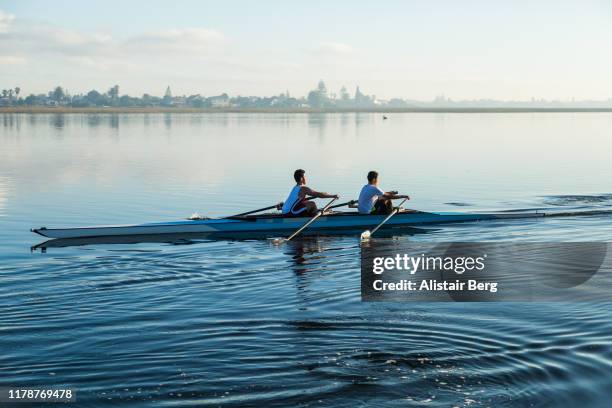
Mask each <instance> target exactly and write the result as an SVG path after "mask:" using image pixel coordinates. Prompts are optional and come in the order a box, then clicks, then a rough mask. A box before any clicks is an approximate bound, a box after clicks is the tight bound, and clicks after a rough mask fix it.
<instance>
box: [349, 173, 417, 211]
mask: <svg viewBox="0 0 612 408" xmlns="http://www.w3.org/2000/svg"><path fill="white" fill-rule="evenodd" d="M398 198H407V199H410V197H409V196H407V195H398V194H397V191H387V192H384V191H382V190H381V189H380V188H379V187H378V172H376V171H373V170H372V171H370V172H369V173H368V184H366V185H365V186H363V188H362V189H361V192H360V193H359V204H358V206H357V208H358V209H359V214H390V213H391V211H393V203H392V200H397V199H398Z"/></svg>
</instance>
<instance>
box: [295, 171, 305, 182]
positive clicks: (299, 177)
mask: <svg viewBox="0 0 612 408" xmlns="http://www.w3.org/2000/svg"><path fill="white" fill-rule="evenodd" d="M293 178H294V179H295V182H296V183H298V184H306V172H305V171H304V170H302V169H297V170H296V171H294V172H293Z"/></svg>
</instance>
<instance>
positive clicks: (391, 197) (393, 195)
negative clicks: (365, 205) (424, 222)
mask: <svg viewBox="0 0 612 408" xmlns="http://www.w3.org/2000/svg"><path fill="white" fill-rule="evenodd" d="M383 198H386V199H388V200H398V199H400V198H407V199H408V200H410V196H409V195H403V194H397V191H387V192H386V193H385V194H383Z"/></svg>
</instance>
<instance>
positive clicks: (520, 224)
mask: <svg viewBox="0 0 612 408" xmlns="http://www.w3.org/2000/svg"><path fill="white" fill-rule="evenodd" d="M1 120H2V123H1V124H0V226H1V227H0V350H2V353H0V373H2V374H1V375H0V387H1V386H20V387H25V386H39V387H40V386H53V387H61V386H65V387H68V386H70V387H72V388H74V389H76V390H77V399H78V401H79V406H99V405H104V403H106V404H107V405H108V406H120V405H125V404H130V403H131V404H130V405H135V406H138V405H142V406H148V405H150V404H151V401H155V402H156V403H157V404H159V405H162V406H178V405H180V406H202V405H212V406H271V405H277V406H309V405H319V406H333V407H337V406H350V407H354V406H365V405H373V406H431V407H447V406H495V407H498V406H517V407H522V406H576V405H580V406H584V407H590V406H608V402H609V400H610V398H611V397H612V376H611V375H610V372H611V370H612V302H598V303H573V302H569V301H568V302H565V303H518V304H517V303H489V304H484V303H469V304H468V303H363V302H361V299H360V289H359V288H360V286H359V285H360V279H359V271H360V244H359V241H358V237H357V236H338V237H318V238H317V237H311V238H304V239H298V240H297V241H295V242H291V243H289V244H288V245H284V246H282V247H278V248H277V247H271V246H270V245H269V244H268V242H266V241H265V240H250V241H206V240H194V241H181V242H178V243H141V244H134V245H91V246H80V247H68V248H50V249H49V250H48V251H47V252H46V253H41V252H40V251H35V252H30V247H31V246H32V245H35V244H37V243H39V242H41V240H42V239H41V238H42V237H39V236H36V235H34V234H32V233H30V232H29V229H30V228H32V227H38V226H41V225H45V226H79V225H95V224H120V223H137V222H147V221H162V220H173V219H180V218H184V217H186V216H189V215H190V214H191V213H193V212H196V211H197V212H199V213H200V214H205V215H209V216H219V215H227V214H231V213H236V212H241V211H246V210H249V209H254V208H258V207H263V206H266V205H271V204H274V203H276V202H278V201H281V200H283V199H284V198H285V196H286V194H287V193H288V191H289V189H290V188H291V186H292V184H293V182H292V173H293V170H294V169H295V168H298V167H301V168H304V169H306V171H307V176H308V179H309V184H310V185H311V186H312V187H314V188H316V189H320V190H324V191H328V192H333V193H339V194H340V195H341V197H342V198H343V199H346V200H348V199H352V198H356V196H357V194H358V191H359V189H360V188H361V186H362V185H363V184H364V183H365V175H366V173H367V171H368V170H371V169H376V170H378V171H379V172H380V174H381V178H380V181H381V185H382V187H383V188H385V189H387V190H390V189H396V190H400V191H401V192H403V193H408V194H410V195H411V196H412V200H411V201H410V206H411V207H412V208H417V209H420V210H460V211H471V210H481V209H487V210H508V209H523V208H543V209H550V208H553V209H557V210H559V209H561V210H591V209H603V210H608V209H612V185H611V180H612V160H611V154H610V152H611V151H612V139H611V135H612V114H609V113H575V114H572V113H533V114H529V113H521V114H392V115H390V116H389V119H388V120H383V119H382V116H381V115H380V114H365V113H364V114H238V113H236V114H225V113H219V114H150V115H144V114H126V115H111V114H108V115H98V114H91V115H86V114H83V115H81V114H70V115H68V114H66V115H63V114H58V115H42V114H41V115H27V114H3V115H2V116H1ZM611 237H612V217H610V216H606V215H598V216H589V217H569V218H551V219H545V220H541V219H540V220H515V221H506V222H503V223H501V222H492V223H475V224H470V225H468V224H463V225H458V226H448V227H444V228H440V229H438V230H435V231H432V232H430V233H426V234H418V235H413V236H408V235H405V236H399V237H395V238H384V237H381V238H379V239H399V240H406V241H492V240H513V241H515V240H532V241H544V242H547V241H555V242H557V241H563V242H567V241H610V238H611Z"/></svg>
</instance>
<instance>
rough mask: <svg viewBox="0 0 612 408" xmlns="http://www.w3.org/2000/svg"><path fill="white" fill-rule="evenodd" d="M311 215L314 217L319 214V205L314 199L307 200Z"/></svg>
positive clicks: (308, 211)
mask: <svg viewBox="0 0 612 408" xmlns="http://www.w3.org/2000/svg"><path fill="white" fill-rule="evenodd" d="M305 212H307V213H308V216H309V217H314V216H315V215H316V214H317V205H316V204H315V203H314V202H312V201H307V202H306V211H305Z"/></svg>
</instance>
